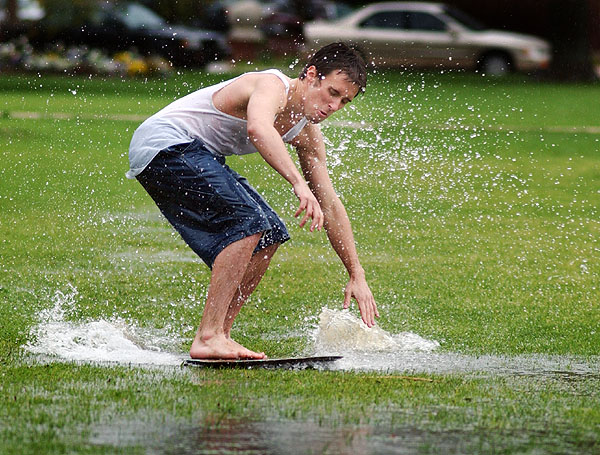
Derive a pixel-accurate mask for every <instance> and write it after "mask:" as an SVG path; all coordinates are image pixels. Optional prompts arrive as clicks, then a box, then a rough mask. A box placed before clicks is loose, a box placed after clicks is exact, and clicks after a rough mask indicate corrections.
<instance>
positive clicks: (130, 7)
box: [119, 3, 166, 28]
mask: <svg viewBox="0 0 600 455" xmlns="http://www.w3.org/2000/svg"><path fill="white" fill-rule="evenodd" d="M119 16H120V17H121V20H122V21H123V22H124V23H125V25H127V27H128V28H141V27H163V26H165V25H166V24H165V21H164V20H163V18H162V17H160V16H159V15H158V14H156V13H155V12H154V11H152V10H151V9H148V8H146V7H145V6H143V5H140V4H139V3H130V4H127V5H126V6H125V8H122V9H121V8H120V9H119Z"/></svg>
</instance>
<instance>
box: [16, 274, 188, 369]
mask: <svg viewBox="0 0 600 455" xmlns="http://www.w3.org/2000/svg"><path fill="white" fill-rule="evenodd" d="M78 295H79V292H78V291H77V289H76V288H75V287H74V286H72V285H69V290H68V291H67V292H66V293H63V292H62V291H60V290H58V291H56V292H55V294H54V298H53V302H54V305H53V307H52V308H49V309H46V310H44V311H42V312H41V313H40V322H39V324H38V325H37V326H35V327H34V328H33V330H32V335H33V341H31V342H30V343H28V344H27V345H26V346H25V349H26V350H27V351H28V352H30V353H32V354H36V355H40V356H45V357H51V358H53V359H58V360H65V361H82V362H116V363H120V364H138V365H179V364H180V363H181V361H182V359H183V358H184V356H183V355H178V354H173V353H171V352H167V351H165V350H164V346H166V345H169V344H171V345H173V344H175V343H176V341H175V340H173V339H172V338H171V337H169V336H168V335H165V334H160V333H156V332H158V331H152V330H146V329H141V328H139V327H136V326H134V325H132V324H128V323H126V322H125V321H123V320H119V319H114V320H109V321H107V320H103V319H101V320H98V321H88V322H72V321H68V320H65V316H66V314H67V313H68V310H69V309H70V308H73V307H74V305H75V304H76V301H77V296H78Z"/></svg>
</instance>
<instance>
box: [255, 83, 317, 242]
mask: <svg viewBox="0 0 600 455" xmlns="http://www.w3.org/2000/svg"><path fill="white" fill-rule="evenodd" d="M273 78H277V76H272V77H271V76H265V78H264V79H262V80H259V81H257V83H256V85H255V87H254V88H253V90H252V92H251V94H250V98H249V100H248V107H247V114H246V115H247V121H248V137H249V138H250V140H251V141H252V142H253V143H254V146H255V147H256V149H257V150H258V152H259V153H260V155H261V156H262V157H263V159H264V160H265V161H266V162H267V163H268V164H269V165H270V166H271V167H272V168H273V169H275V170H276V171H277V172H278V173H279V174H281V176H282V177H283V178H285V179H286V180H287V181H288V182H289V183H290V184H291V185H292V188H293V189H294V193H295V194H296V197H298V199H299V201H300V205H299V207H298V210H297V211H296V213H295V215H294V216H296V217H298V216H299V215H300V214H301V213H302V212H305V214H304V217H303V219H302V221H301V222H300V227H302V226H304V224H305V223H306V222H307V221H308V219H312V223H311V226H310V230H311V231H313V230H315V229H318V230H321V228H322V227H323V220H324V218H323V212H322V211H321V207H320V205H319V203H318V202H317V199H316V198H315V196H314V195H313V193H312V192H311V191H310V188H309V187H308V184H307V183H306V181H305V180H304V178H303V177H302V175H301V174H300V172H299V171H298V169H297V168H296V165H295V164H294V162H293V161H292V159H291V157H290V155H289V154H288V151H287V149H286V147H285V144H284V143H283V140H282V139H281V136H280V135H279V133H278V132H277V130H276V129H275V127H274V125H273V123H274V119H275V117H276V115H277V114H278V113H279V112H280V111H281V110H282V109H283V108H284V107H285V103H286V92H285V87H284V86H283V83H282V82H281V81H280V80H279V79H278V78H277V80H278V82H279V83H278V85H277V87H278V89H277V90H274V89H273Z"/></svg>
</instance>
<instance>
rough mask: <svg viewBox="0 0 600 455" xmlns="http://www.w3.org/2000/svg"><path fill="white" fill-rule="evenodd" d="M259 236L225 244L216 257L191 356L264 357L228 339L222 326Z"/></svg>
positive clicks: (204, 357)
mask: <svg viewBox="0 0 600 455" xmlns="http://www.w3.org/2000/svg"><path fill="white" fill-rule="evenodd" d="M260 236H261V234H255V235H252V236H250V237H246V238H243V239H241V240H238V241H237V242H234V243H232V244H231V245H228V246H227V247H226V248H225V249H224V250H223V251H221V253H219V255H218V256H217V258H216V259H215V262H214V264H213V268H212V275H211V279H210V286H209V288H208V296H207V299H206V304H205V305H204V313H203V314H202V321H201V322H200V326H199V327H198V331H197V332H196V336H195V337H194V341H193V342H192V347H191V348H190V356H191V357H192V358H193V359H210V358H213V359H215V358H216V359H237V358H255V359H261V358H264V357H265V355H264V354H263V353H258V352H253V351H250V350H249V349H246V348H244V347H243V346H241V345H239V344H238V343H235V342H233V341H232V340H230V339H228V338H227V337H226V336H225V333H224V330H223V327H224V325H225V318H226V316H227V312H228V310H229V305H230V303H231V301H232V299H233V298H234V296H235V294H236V293H237V292H238V288H239V286H240V285H241V283H242V279H243V278H244V275H245V274H246V270H247V269H248V266H249V264H250V262H251V260H252V253H253V251H254V248H255V247H256V245H257V244H258V241H259V239H260Z"/></svg>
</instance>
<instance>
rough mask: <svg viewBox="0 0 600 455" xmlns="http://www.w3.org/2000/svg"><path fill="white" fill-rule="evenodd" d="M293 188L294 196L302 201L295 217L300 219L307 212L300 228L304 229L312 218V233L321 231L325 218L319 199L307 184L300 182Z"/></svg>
mask: <svg viewBox="0 0 600 455" xmlns="http://www.w3.org/2000/svg"><path fill="white" fill-rule="evenodd" d="M293 188H294V194H295V195H296V196H297V197H298V199H299V200H300V206H299V207H298V210H297V211H296V213H295V214H294V216H295V217H296V218H298V216H299V215H300V214H301V213H302V212H305V213H304V217H303V218H302V221H300V227H304V225H305V224H306V222H307V221H308V219H309V218H311V219H312V223H311V224H310V231H311V232H313V231H314V230H315V229H317V230H319V231H320V230H321V228H322V227H323V223H324V221H325V217H324V215H323V211H322V210H321V206H320V205H319V202H318V201H317V198H316V197H315V196H314V194H313V193H312V191H311V190H310V188H309V187H308V185H307V184H306V182H299V183H297V184H296V185H294V186H293Z"/></svg>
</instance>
